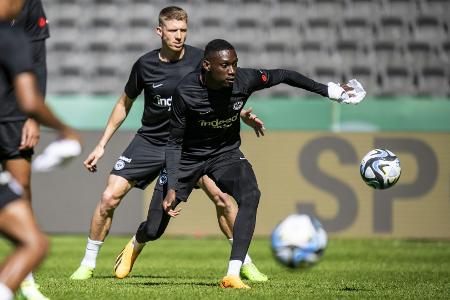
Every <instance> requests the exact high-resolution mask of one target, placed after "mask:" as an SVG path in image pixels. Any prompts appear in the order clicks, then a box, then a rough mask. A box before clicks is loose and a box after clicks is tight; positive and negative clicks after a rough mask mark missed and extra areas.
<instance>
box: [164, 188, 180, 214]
mask: <svg viewBox="0 0 450 300" xmlns="http://www.w3.org/2000/svg"><path fill="white" fill-rule="evenodd" d="M176 196H177V194H176V192H175V190H173V189H170V190H169V191H167V195H166V198H164V201H163V203H162V205H163V209H164V211H165V212H166V214H168V215H169V216H171V217H172V218H175V217H176V216H178V215H179V214H180V211H181V208H177V209H175V207H174V203H175V198H176Z"/></svg>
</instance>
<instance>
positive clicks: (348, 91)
mask: <svg viewBox="0 0 450 300" xmlns="http://www.w3.org/2000/svg"><path fill="white" fill-rule="evenodd" d="M253 71H254V72H255V73H254V75H256V76H254V80H253V82H252V83H251V88H252V90H253V91H255V90H260V89H263V88H269V87H271V86H274V85H277V84H280V83H285V84H288V85H290V86H294V87H297V88H302V89H304V90H307V91H310V92H313V93H316V94H319V95H321V96H324V97H328V98H329V99H331V100H335V101H337V102H343V103H351V104H357V103H359V102H360V101H361V100H362V99H363V98H364V96H365V91H364V89H363V88H362V85H361V84H360V83H359V82H358V81H357V80H355V79H353V80H350V81H349V83H348V84H344V85H340V84H337V83H333V82H329V83H328V85H325V84H322V83H319V82H316V81H314V80H312V79H311V78H308V77H306V76H304V75H302V74H300V73H298V72H295V71H290V70H284V69H274V70H253Z"/></svg>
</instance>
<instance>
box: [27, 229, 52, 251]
mask: <svg viewBox="0 0 450 300" xmlns="http://www.w3.org/2000/svg"><path fill="white" fill-rule="evenodd" d="M23 242H24V244H23V246H25V247H26V248H28V249H29V250H30V252H32V253H34V254H35V255H36V256H38V257H44V256H45V255H47V252H48V249H49V247H50V242H49V240H48V238H47V237H46V236H45V235H44V234H43V233H41V232H33V233H30V234H28V235H27V236H26V238H25V239H24V241H23Z"/></svg>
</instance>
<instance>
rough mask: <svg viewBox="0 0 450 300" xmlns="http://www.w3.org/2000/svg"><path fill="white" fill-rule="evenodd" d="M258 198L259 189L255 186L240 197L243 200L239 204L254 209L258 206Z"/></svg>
mask: <svg viewBox="0 0 450 300" xmlns="http://www.w3.org/2000/svg"><path fill="white" fill-rule="evenodd" d="M260 198H261V192H260V190H259V189H257V188H256V189H253V190H252V191H250V192H248V193H246V195H244V196H243V197H242V199H243V201H242V203H241V206H242V205H243V206H247V207H251V208H254V209H256V208H258V205H259V199H260Z"/></svg>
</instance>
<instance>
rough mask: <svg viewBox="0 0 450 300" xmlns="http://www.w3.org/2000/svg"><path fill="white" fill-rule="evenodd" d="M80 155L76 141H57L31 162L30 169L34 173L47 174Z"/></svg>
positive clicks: (78, 144)
mask: <svg viewBox="0 0 450 300" xmlns="http://www.w3.org/2000/svg"><path fill="white" fill-rule="evenodd" d="M80 154H81V145H80V143H79V142H78V141H77V140H72V139H62V140H57V141H54V142H52V143H50V144H49V145H48V146H47V147H46V148H45V149H44V152H42V153H41V154H40V155H38V156H37V157H36V158H35V159H34V160H33V163H32V168H33V171H35V172H49V171H52V170H53V169H55V168H56V167H57V166H60V165H62V164H64V163H66V162H68V161H69V160H71V159H73V158H75V157H77V156H79V155H80Z"/></svg>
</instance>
